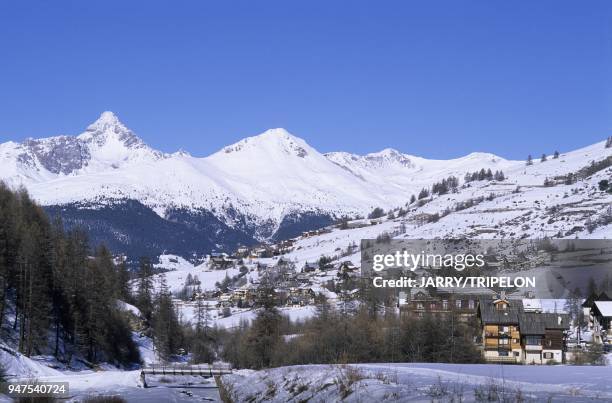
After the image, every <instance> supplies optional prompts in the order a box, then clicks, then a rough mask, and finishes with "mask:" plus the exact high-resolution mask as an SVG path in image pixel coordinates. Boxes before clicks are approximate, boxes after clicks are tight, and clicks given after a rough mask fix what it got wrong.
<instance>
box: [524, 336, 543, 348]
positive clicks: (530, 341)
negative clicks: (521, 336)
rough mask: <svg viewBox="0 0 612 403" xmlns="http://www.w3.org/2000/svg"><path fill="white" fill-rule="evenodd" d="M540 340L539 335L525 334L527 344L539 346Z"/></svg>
mask: <svg viewBox="0 0 612 403" xmlns="http://www.w3.org/2000/svg"><path fill="white" fill-rule="evenodd" d="M540 340H541V339H540V337H539V336H525V344H526V345H528V346H539V345H540Z"/></svg>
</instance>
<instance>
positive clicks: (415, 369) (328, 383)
mask: <svg viewBox="0 0 612 403" xmlns="http://www.w3.org/2000/svg"><path fill="white" fill-rule="evenodd" d="M611 379H612V369H611V368H610V367H572V366H501V365H492V364H482V365H460V364H358V365H351V366H338V365H306V366H294V367H282V368H275V369H270V370H266V371H240V372H239V373H236V374H232V375H225V376H223V378H222V381H223V384H224V385H225V388H226V390H227V391H228V393H230V395H231V396H232V398H233V399H234V400H235V401H252V402H261V401H272V402H300V401H305V400H312V401H338V400H341V399H344V400H345V401H347V402H367V401H406V402H407V401H410V402H414V401H442V402H446V401H452V399H454V401H464V402H470V401H478V399H479V398H481V399H482V400H481V401H487V400H488V401H533V402H538V401H547V400H548V399H552V401H571V402H587V401H589V402H592V401H611V400H612V382H610V380H611ZM504 399H507V400H504ZM521 399H522V400H521Z"/></svg>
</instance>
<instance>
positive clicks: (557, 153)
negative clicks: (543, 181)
mask: <svg viewBox="0 0 612 403" xmlns="http://www.w3.org/2000/svg"><path fill="white" fill-rule="evenodd" d="M557 158H559V151H556V150H555V153H554V154H553V159H557Z"/></svg>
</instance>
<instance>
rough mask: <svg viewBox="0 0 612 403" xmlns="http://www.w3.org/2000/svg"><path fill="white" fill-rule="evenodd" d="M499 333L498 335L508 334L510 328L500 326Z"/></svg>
mask: <svg viewBox="0 0 612 403" xmlns="http://www.w3.org/2000/svg"><path fill="white" fill-rule="evenodd" d="M499 331H500V333H508V332H509V331H510V328H509V327H508V326H500V327H499Z"/></svg>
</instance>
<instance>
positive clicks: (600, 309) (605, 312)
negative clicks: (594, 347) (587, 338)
mask: <svg viewBox="0 0 612 403" xmlns="http://www.w3.org/2000/svg"><path fill="white" fill-rule="evenodd" d="M589 324H590V325H591V329H592V331H593V343H597V344H603V345H604V349H605V350H606V351H610V350H612V301H593V307H592V308H591V311H590V313H589Z"/></svg>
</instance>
